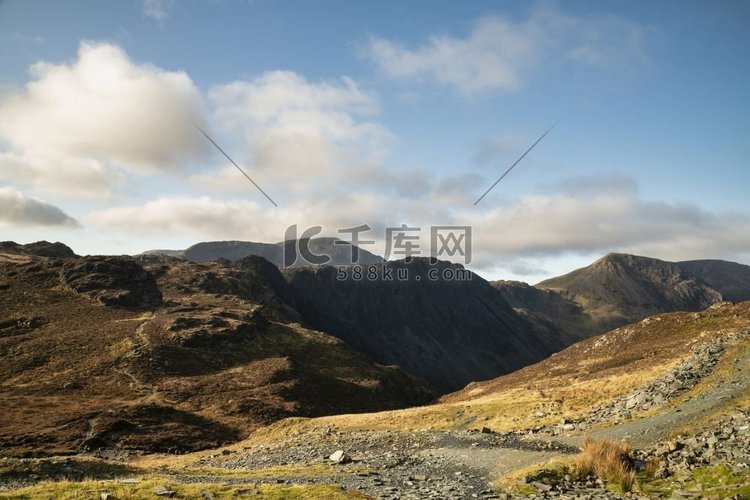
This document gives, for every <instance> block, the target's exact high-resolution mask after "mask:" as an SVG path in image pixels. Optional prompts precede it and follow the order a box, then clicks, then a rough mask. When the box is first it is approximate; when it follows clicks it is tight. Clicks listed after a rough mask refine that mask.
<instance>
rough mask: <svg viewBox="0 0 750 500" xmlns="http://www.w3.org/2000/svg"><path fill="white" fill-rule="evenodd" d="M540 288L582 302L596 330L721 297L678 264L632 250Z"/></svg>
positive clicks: (692, 307)
mask: <svg viewBox="0 0 750 500" xmlns="http://www.w3.org/2000/svg"><path fill="white" fill-rule="evenodd" d="M536 287H537V288H540V289H544V290H552V291H555V292H559V293H560V294H562V295H563V296H564V297H565V298H567V299H569V300H572V301H574V302H576V303H578V304H580V305H581V307H582V308H583V311H584V312H585V313H586V314H588V315H589V316H590V317H591V320H592V321H593V323H594V331H595V332H597V333H598V332H603V331H607V330H610V329H612V328H615V327H617V326H621V325H624V324H627V323H633V322H636V321H639V320H641V319H643V318H646V317H648V316H651V315H653V314H657V313H660V312H670V311H699V310H702V309H705V308H706V307H708V306H710V305H711V304H713V303H715V302H719V301H721V300H722V295H721V293H719V292H718V291H716V290H715V289H714V288H712V287H711V286H709V285H708V284H707V283H706V282H704V281H702V280H701V279H699V278H698V277H696V276H694V275H693V274H691V273H689V272H687V271H686V270H685V269H684V268H683V267H681V265H680V264H678V263H673V262H665V261H662V260H658V259H651V258H648V257H639V256H635V255H627V254H609V255H607V256H605V257H603V258H601V259H599V260H597V261H596V262H594V263H593V264H591V265H590V266H588V267H584V268H582V269H577V270H575V271H573V272H571V273H568V274H566V275H564V276H560V277H557V278H552V279H549V280H545V281H542V282H541V283H538V284H537V285H536Z"/></svg>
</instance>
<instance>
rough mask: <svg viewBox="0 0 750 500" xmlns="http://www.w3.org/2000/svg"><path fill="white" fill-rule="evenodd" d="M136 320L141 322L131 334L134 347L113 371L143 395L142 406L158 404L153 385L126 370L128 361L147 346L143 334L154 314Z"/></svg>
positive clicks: (157, 394)
mask: <svg viewBox="0 0 750 500" xmlns="http://www.w3.org/2000/svg"><path fill="white" fill-rule="evenodd" d="M137 319H138V320H140V321H141V322H140V323H139V324H138V326H137V327H136V328H135V331H134V332H133V336H134V338H135V341H134V346H133V348H132V349H131V350H130V351H128V352H127V353H126V354H125V355H124V356H123V357H122V358H121V360H120V362H119V363H118V366H117V368H115V370H116V371H117V372H118V373H121V374H122V375H123V376H125V377H126V378H127V379H128V380H130V383H131V385H132V386H133V387H135V388H136V390H138V391H140V392H143V394H144V396H143V400H142V403H143V404H148V403H158V402H161V395H160V394H159V390H158V388H157V387H156V386H154V385H151V384H149V383H146V382H144V381H143V380H141V379H139V378H138V377H137V376H136V375H134V374H133V373H132V372H131V371H130V369H129V368H128V360H129V359H131V358H135V357H138V356H139V355H140V354H141V352H142V351H144V350H145V349H146V347H147V346H148V342H149V341H148V337H147V336H146V334H145V333H144V329H145V327H146V325H147V324H148V323H149V322H150V321H151V320H153V319H154V313H146V314H144V315H143V316H141V317H140V318H137Z"/></svg>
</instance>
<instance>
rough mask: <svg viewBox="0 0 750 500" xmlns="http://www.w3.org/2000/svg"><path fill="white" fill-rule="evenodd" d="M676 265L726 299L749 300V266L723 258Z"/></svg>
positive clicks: (734, 300)
mask: <svg viewBox="0 0 750 500" xmlns="http://www.w3.org/2000/svg"><path fill="white" fill-rule="evenodd" d="M677 265H678V266H679V267H680V269H682V270H683V271H685V272H687V273H689V274H692V275H693V276H695V277H696V278H698V279H699V280H701V281H702V282H704V283H706V284H707V285H708V286H710V287H711V288H713V289H714V290H716V291H717V292H719V293H720V294H722V295H723V296H724V299H726V300H731V301H733V302H741V301H743V300H750V266H746V265H744V264H737V263H736V262H727V261H725V260H688V261H684V262H678V263H677Z"/></svg>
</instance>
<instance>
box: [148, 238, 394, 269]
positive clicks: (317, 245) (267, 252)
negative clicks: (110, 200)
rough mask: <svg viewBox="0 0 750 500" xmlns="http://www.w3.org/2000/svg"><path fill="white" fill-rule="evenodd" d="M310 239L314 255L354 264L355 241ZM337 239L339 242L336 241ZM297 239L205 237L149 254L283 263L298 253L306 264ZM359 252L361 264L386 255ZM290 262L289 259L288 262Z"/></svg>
mask: <svg viewBox="0 0 750 500" xmlns="http://www.w3.org/2000/svg"><path fill="white" fill-rule="evenodd" d="M306 241H308V242H309V243H308V247H309V249H310V251H311V252H312V253H313V254H315V255H328V256H329V257H330V258H331V261H330V262H329V264H330V265H345V264H352V263H353V262H352V245H351V244H349V243H347V242H345V241H342V240H339V239H338V238H312V239H310V240H306ZM337 242H338V243H337ZM296 244H297V242H296V241H294V240H290V241H282V242H279V243H255V242H252V241H205V242H201V243H196V244H195V245H192V246H191V247H188V248H187V249H185V250H149V251H147V252H144V254H147V255H167V256H172V257H183V258H185V259H187V260H190V261H193V262H211V261H215V260H219V259H227V260H230V261H236V260H239V259H241V258H243V257H247V256H249V255H256V256H259V257H263V258H264V259H266V260H268V261H269V262H272V263H274V264H276V265H277V266H282V265H284V264H285V262H284V253H285V252H286V253H287V255H291V256H293V255H298V258H297V262H296V263H295V264H294V266H296V267H300V266H304V265H306V263H305V262H304V261H303V260H302V259H301V258H300V257H299V254H298V251H297V249H296V248H295V245H296ZM355 250H356V251H357V252H358V262H359V263H360V264H362V265H369V264H378V263H381V262H383V259H382V258H381V257H379V256H377V255H374V254H372V253H370V252H368V251H367V250H364V249H362V248H356V249H355ZM286 264H287V265H289V263H288V262H287V263H286Z"/></svg>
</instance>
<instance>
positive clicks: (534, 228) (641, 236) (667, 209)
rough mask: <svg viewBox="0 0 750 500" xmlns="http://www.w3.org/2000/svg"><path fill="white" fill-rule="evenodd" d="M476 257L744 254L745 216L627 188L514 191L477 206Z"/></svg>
mask: <svg viewBox="0 0 750 500" xmlns="http://www.w3.org/2000/svg"><path fill="white" fill-rule="evenodd" d="M465 217H467V218H472V219H473V221H474V222H473V224H474V226H475V227H476V234H477V235H478V236H477V245H478V248H477V253H478V254H480V255H481V256H482V257H481V259H482V260H483V263H482V265H486V266H490V267H491V266H492V261H493V260H496V259H498V257H499V256H503V255H504V256H516V257H520V256H527V257H528V256H555V255H557V256H559V255H565V254H571V253H572V254H575V253H578V254H597V253H598V254H603V253H606V252H610V251H623V252H629V253H636V254H641V255H649V256H652V257H658V258H663V259H668V260H680V259H690V258H706V257H714V258H728V259H739V260H743V259H747V258H748V257H750V252H748V248H750V216H749V215H747V214H733V213H716V212H711V211H708V210H704V209H701V208H699V207H697V206H695V205H675V204H669V203H664V202H660V201H650V200H643V199H640V198H639V197H638V196H637V195H636V193H635V192H634V191H632V190H631V191H628V190H623V191H621V192H614V191H610V192H607V193H603V194H602V193H600V194H596V195H587V196H579V195H575V194H570V193H565V192H562V193H554V194H547V195H532V196H525V197H522V198H519V199H517V200H515V201H513V202H511V203H508V204H507V205H504V206H500V207H498V208H495V209H493V210H490V211H487V212H485V213H481V214H475V215H474V216H473V217H472V216H471V215H470V214H465Z"/></svg>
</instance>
